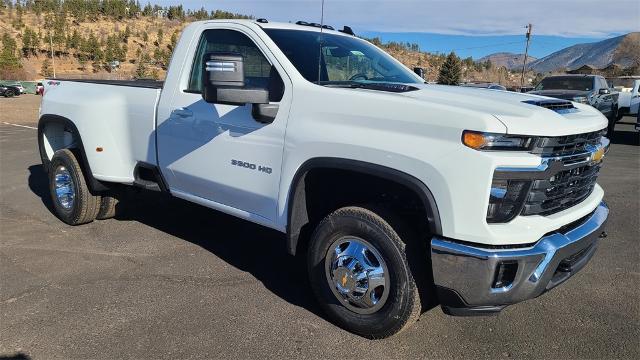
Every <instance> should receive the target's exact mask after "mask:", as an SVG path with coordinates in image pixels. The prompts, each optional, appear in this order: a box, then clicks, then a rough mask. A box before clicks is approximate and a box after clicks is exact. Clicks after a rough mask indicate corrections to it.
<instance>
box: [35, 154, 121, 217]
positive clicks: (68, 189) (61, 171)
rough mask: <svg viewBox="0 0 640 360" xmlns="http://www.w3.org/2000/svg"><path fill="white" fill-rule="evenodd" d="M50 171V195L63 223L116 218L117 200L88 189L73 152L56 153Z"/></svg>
mask: <svg viewBox="0 0 640 360" xmlns="http://www.w3.org/2000/svg"><path fill="white" fill-rule="evenodd" d="M48 170H49V171H48V174H49V192H50V194H51V198H52V201H53V207H54V209H55V212H56V215H57V216H58V217H59V218H60V220H62V221H64V222H65V223H67V224H69V225H81V224H86V223H89V222H92V221H93V220H95V219H108V218H110V217H113V216H114V215H115V209H116V205H117V203H118V200H117V199H116V198H115V197H114V196H113V195H111V194H105V195H101V194H94V193H93V192H92V191H91V190H90V189H89V187H88V186H87V182H86V180H85V177H84V174H83V172H82V168H81V167H80V164H79V163H78V160H77V158H76V156H75V155H74V154H73V152H72V151H71V150H70V149H61V150H58V151H56V152H55V153H54V155H53V157H52V159H51V162H50V164H49V169H48Z"/></svg>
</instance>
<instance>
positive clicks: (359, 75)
mask: <svg viewBox="0 0 640 360" xmlns="http://www.w3.org/2000/svg"><path fill="white" fill-rule="evenodd" d="M358 79H362V80H367V79H369V78H368V77H367V74H365V73H357V74H355V75H353V76H352V77H350V78H349V80H358Z"/></svg>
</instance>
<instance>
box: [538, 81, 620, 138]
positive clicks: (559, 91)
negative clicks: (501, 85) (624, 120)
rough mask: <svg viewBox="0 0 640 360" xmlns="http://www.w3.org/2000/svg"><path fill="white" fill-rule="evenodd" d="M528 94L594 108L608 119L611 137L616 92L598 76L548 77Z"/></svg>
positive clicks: (614, 119) (608, 129)
mask: <svg viewBox="0 0 640 360" xmlns="http://www.w3.org/2000/svg"><path fill="white" fill-rule="evenodd" d="M529 94H536V95H542V96H549V97H553V98H558V99H564V100H571V101H574V102H578V103H582V104H589V105H591V106H593V107H595V108H596V109H598V110H600V112H601V113H602V114H604V115H605V116H606V117H607V119H609V126H608V127H607V134H608V135H611V133H612V132H613V128H614V126H615V124H616V121H618V92H617V91H615V90H614V89H612V88H610V87H609V84H608V83H607V80H606V79H605V78H604V77H602V76H600V75H557V76H548V77H546V78H544V79H542V81H540V83H539V84H538V85H537V86H536V87H535V89H534V90H533V91H530V92H529Z"/></svg>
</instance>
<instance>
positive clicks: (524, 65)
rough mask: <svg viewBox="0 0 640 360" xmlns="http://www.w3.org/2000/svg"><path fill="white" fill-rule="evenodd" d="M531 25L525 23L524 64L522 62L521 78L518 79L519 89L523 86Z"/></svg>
mask: <svg viewBox="0 0 640 360" xmlns="http://www.w3.org/2000/svg"><path fill="white" fill-rule="evenodd" d="M532 29H533V25H531V24H529V25H527V47H526V48H525V50H524V64H522V78H521V79H520V89H522V88H523V87H524V73H525V72H526V71H527V56H528V55H529V41H530V40H531V30H532Z"/></svg>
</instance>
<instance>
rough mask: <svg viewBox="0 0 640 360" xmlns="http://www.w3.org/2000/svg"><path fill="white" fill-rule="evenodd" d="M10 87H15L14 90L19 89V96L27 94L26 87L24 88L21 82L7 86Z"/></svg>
mask: <svg viewBox="0 0 640 360" xmlns="http://www.w3.org/2000/svg"><path fill="white" fill-rule="evenodd" d="M7 85H8V86H13V87H14V88H16V89H18V91H19V94H18V95H22V94H24V93H25V92H26V90H25V89H24V86H22V84H21V83H19V82H15V83H11V84H7Z"/></svg>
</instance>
